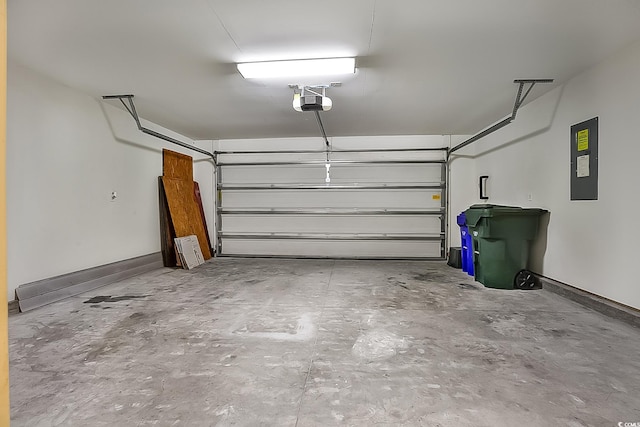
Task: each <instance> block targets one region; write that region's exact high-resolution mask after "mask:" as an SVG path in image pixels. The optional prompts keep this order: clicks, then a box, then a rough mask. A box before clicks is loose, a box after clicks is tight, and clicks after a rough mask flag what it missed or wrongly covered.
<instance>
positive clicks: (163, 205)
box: [158, 176, 180, 267]
mask: <svg viewBox="0 0 640 427" xmlns="http://www.w3.org/2000/svg"><path fill="white" fill-rule="evenodd" d="M158 197H159V208H160V247H161V252H162V264H163V265H164V266H165V267H175V266H179V260H180V259H179V258H178V256H177V254H176V248H175V243H174V240H173V239H174V238H175V236H176V232H175V230H174V229H173V224H172V223H171V214H170V213H169V204H168V203H167V196H166V195H165V193H164V184H162V177H161V176H159V177H158Z"/></svg>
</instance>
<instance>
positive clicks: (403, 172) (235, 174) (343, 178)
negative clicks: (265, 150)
mask: <svg viewBox="0 0 640 427" xmlns="http://www.w3.org/2000/svg"><path fill="white" fill-rule="evenodd" d="M330 176H331V183H334V184H335V183H355V182H369V183H387V184H390V183H410V182H413V183H439V182H440V181H441V179H442V177H441V172H440V168H438V167H429V168H425V167H424V165H414V164H408V165H404V164H402V165H393V164H392V165H358V166H352V165H348V166H347V165H332V166H331V168H330ZM223 178H224V183H225V184H226V185H230V184H249V183H274V184H275V183H308V184H325V178H326V167H325V164H318V165H307V166H295V165H280V166H254V167H250V166H239V167H229V168H226V169H225V170H224V172H223Z"/></svg>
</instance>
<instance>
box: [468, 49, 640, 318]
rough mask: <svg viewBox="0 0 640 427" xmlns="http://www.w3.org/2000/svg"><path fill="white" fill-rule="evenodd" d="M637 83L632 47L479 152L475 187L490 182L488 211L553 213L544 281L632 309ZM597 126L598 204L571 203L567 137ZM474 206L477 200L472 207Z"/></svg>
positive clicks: (547, 99) (542, 102) (636, 301)
mask: <svg viewBox="0 0 640 427" xmlns="http://www.w3.org/2000/svg"><path fill="white" fill-rule="evenodd" d="M638 76H640V44H635V45H634V46H631V47H629V48H627V49H626V50H624V51H622V52H619V53H618V54H617V55H616V56H614V57H612V58H610V59H608V60H607V61H605V62H603V63H601V64H599V65H597V66H595V67H593V68H592V69H589V70H586V71H585V72H583V73H582V74H580V75H578V76H576V77H574V78H573V79H571V80H570V81H569V82H567V83H566V84H565V85H564V86H562V87H559V88H556V89H555V90H553V91H552V92H550V93H548V94H546V95H544V96H542V97H540V98H539V99H537V100H535V101H533V102H531V103H530V104H528V105H526V106H525V107H524V108H522V109H521V110H520V112H519V113H518V117H517V119H516V121H515V122H514V123H512V124H511V125H509V126H507V127H506V128H504V129H502V130H500V131H498V132H496V133H494V134H492V135H491V136H489V137H487V138H485V139H482V140H480V141H479V142H477V143H476V144H474V146H473V147H474V149H475V150H477V156H476V166H475V167H476V172H475V173H476V176H475V177H474V179H475V180H477V176H478V175H485V174H486V175H489V176H490V178H489V195H490V197H491V199H490V200H489V202H490V203H496V204H513V205H520V206H538V207H543V208H546V209H548V210H549V211H551V216H550V223H549V228H548V235H547V236H548V241H547V248H546V253H545V256H544V259H543V261H544V264H543V266H540V267H539V268H541V269H542V270H541V271H539V272H540V273H542V274H544V275H546V276H549V277H552V278H554V279H557V280H560V281H562V282H565V283H568V284H570V285H573V286H576V287H578V288H582V289H585V290H587V291H589V292H592V293H595V294H598V295H601V296H604V297H606V298H609V299H612V300H615V301H618V302H620V303H623V304H626V305H629V306H632V307H635V308H640V280H639V279H638V277H639V276H638V269H637V265H636V263H637V262H638V245H639V244H640V243H639V242H640V239H639V238H638V232H637V227H638V224H637V222H638V221H637V218H636V216H637V214H638V212H640V198H639V197H638V189H637V185H638V183H639V182H640V181H639V180H638V177H637V175H636V173H637V170H638V163H637V159H639V158H640V138H639V136H638V135H639V133H638V130H637V128H638V121H639V120H640V85H638ZM541 77H553V76H541ZM534 90H535V89H534ZM596 116H597V117H599V200H597V201H571V200H570V181H569V178H570V169H569V163H570V146H569V138H570V127H571V126H572V125H574V124H577V123H580V122H582V121H584V120H588V119H591V118H593V117H596ZM465 150H466V149H465ZM465 150H461V151H460V152H461V153H462V154H466V153H467V151H465ZM529 194H531V197H532V200H531V201H529V200H528V198H529V197H528V195H529ZM474 202H479V200H478V199H477V198H474V199H471V200H469V204H471V203H474ZM634 230H636V231H634Z"/></svg>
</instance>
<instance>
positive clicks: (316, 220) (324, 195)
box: [216, 142, 447, 259]
mask: <svg viewBox="0 0 640 427" xmlns="http://www.w3.org/2000/svg"><path fill="white" fill-rule="evenodd" d="M336 145H338V144H336V143H335V142H334V144H333V146H332V147H330V151H329V152H327V151H322V150H321V149H320V150H319V149H318V147H315V148H312V149H301V148H300V147H299V146H295V147H285V148H284V149H283V148H282V146H280V147H279V148H278V149H274V148H273V147H269V148H270V149H269V150H255V149H253V150H246V149H245V150H234V151H219V154H218V167H217V174H216V175H217V190H218V191H217V200H216V211H217V216H216V219H217V221H216V232H217V233H216V234H217V235H216V246H217V248H216V249H217V253H218V255H219V256H225V255H226V256H275V257H277V256H287V257H326V258H423V259H424V258H429V259H430V258H433V259H436V258H438V259H439V258H443V257H444V254H445V253H444V250H445V231H446V230H445V218H446V176H447V174H446V163H445V155H446V150H445V149H443V148H439V147H397V146H392V147H380V146H374V147H369V148H364V147H361V146H360V147H353V146H351V147H350V146H349V144H345V143H343V144H341V145H342V146H341V147H337V146H336ZM360 145H362V144H360ZM327 158H328V160H327ZM327 165H329V179H330V181H329V182H327Z"/></svg>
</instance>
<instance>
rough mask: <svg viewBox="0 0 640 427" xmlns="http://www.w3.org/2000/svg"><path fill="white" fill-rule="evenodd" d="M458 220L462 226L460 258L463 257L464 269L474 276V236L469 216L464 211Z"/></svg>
mask: <svg viewBox="0 0 640 427" xmlns="http://www.w3.org/2000/svg"><path fill="white" fill-rule="evenodd" d="M457 222H458V225H459V226H460V246H461V247H462V249H461V251H460V254H461V256H460V258H462V260H461V261H462V271H464V272H466V273H467V274H468V275H469V276H473V237H472V236H471V233H469V228H468V227H467V217H466V215H465V213H464V212H462V213H461V214H460V215H458V216H457Z"/></svg>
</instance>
